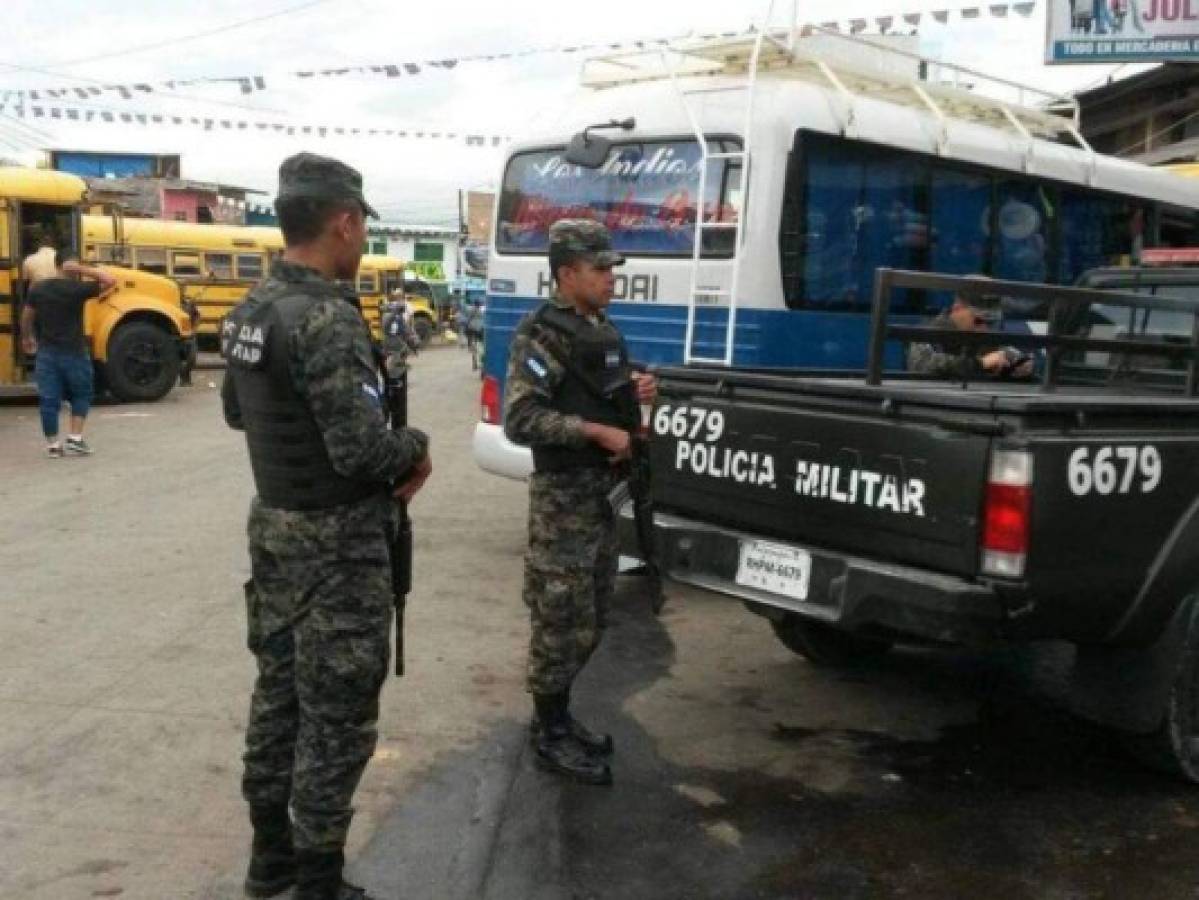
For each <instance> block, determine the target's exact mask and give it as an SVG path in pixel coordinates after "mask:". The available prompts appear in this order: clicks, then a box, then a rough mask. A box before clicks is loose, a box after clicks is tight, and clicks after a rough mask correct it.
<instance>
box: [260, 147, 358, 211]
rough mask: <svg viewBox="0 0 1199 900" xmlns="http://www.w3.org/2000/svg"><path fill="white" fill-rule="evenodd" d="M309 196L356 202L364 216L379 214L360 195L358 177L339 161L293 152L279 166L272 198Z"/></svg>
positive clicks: (283, 198) (353, 170) (316, 198)
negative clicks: (277, 178)
mask: <svg viewBox="0 0 1199 900" xmlns="http://www.w3.org/2000/svg"><path fill="white" fill-rule="evenodd" d="M292 197H310V198H312V199H315V200H356V201H358V203H360V204H361V205H362V211H363V213H364V214H366V215H368V216H371V217H372V218H375V219H377V218H379V214H378V213H377V212H375V210H374V208H373V207H372V206H371V205H370V204H369V203H367V202H366V198H365V197H363V196H362V175H361V173H359V171H358V170H357V169H354V168H351V167H350V166H347V165H346V164H345V163H343V162H341V161H340V160H336V159H330V158H329V157H328V156H317V155H316V154H315V153H297V154H296V155H295V156H289V157H288V158H287V159H285V160H283V163H282V164H281V165H280V166H279V191H278V193H277V194H276V199H278V200H286V199H290V198H292Z"/></svg>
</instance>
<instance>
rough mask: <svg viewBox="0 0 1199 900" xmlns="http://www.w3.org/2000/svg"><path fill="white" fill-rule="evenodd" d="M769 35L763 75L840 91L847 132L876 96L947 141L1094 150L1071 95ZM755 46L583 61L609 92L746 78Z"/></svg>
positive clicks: (591, 83) (674, 47) (874, 49)
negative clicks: (972, 128) (983, 138)
mask: <svg viewBox="0 0 1199 900" xmlns="http://www.w3.org/2000/svg"><path fill="white" fill-rule="evenodd" d="M764 37H765V40H763V41H762V46H761V50H760V53H759V56H758V70H759V72H760V73H762V74H765V73H769V74H770V75H771V76H773V77H778V78H794V79H797V80H802V81H809V82H813V83H817V84H821V85H824V86H831V87H833V88H834V89H835V90H836V91H837V93H838V94H840V95H841V97H842V98H843V100H844V101H845V103H846V106H847V110H846V114H845V116H844V118H843V125H844V126H845V127H846V129H847V130H848V129H851V128H852V125H853V121H854V113H853V106H854V100H855V99H856V98H858V97H870V98H875V99H883V100H887V101H890V102H892V103H897V104H901V105H906V106H912V107H915V108H918V109H922V110H924V111H926V112H931V113H932V114H933V115H934V116H935V117H936V118H937V120H938V121H939V122H940V124H941V126H942V133H943V135H944V131H945V123H946V121H947V119H949V118H954V119H960V120H966V121H971V122H977V123H980V124H985V125H990V126H993V127H996V128H1000V129H1003V130H1009V131H1015V132H1017V133H1019V134H1020V135H1021V136H1023V137H1025V138H1027V139H1029V140H1030V141H1031V138H1033V137H1040V138H1046V139H1049V140H1062V139H1065V138H1069V139H1071V140H1072V141H1073V142H1074V143H1075V145H1077V146H1078V147H1080V148H1082V149H1084V150H1088V151H1089V150H1090V149H1091V148H1090V146H1089V145H1088V144H1087V142H1086V140H1085V139H1084V138H1083V136H1082V134H1081V133H1080V132H1079V130H1078V124H1079V106H1078V101H1077V100H1076V99H1074V98H1073V97H1070V96H1067V95H1061V94H1055V93H1052V92H1049V91H1045V90H1043V89H1042V88H1038V87H1034V86H1032V85H1026V84H1020V83H1018V82H1015V81H1010V80H1008V79H1005V78H998V77H996V76H993V75H987V74H986V73H984V72H980V71H977V70H975V69H970V68H967V67H965V66H958V65H954V64H951V63H943V62H938V61H936V60H933V59H929V58H926V57H922V56H920V55H919V54H917V53H913V52H910V51H908V50H904V49H902V48H900V47H896V46H893V45H889V44H886V43H882V42H880V41H878V40H868V39H866V38H863V37H860V36H856V35H846V34H842V33H840V32H838V31H834V30H830V29H826V28H821V27H819V26H815V25H804V26H803V27H802V28H790V29H771V30H769V31H767V32H766V34H765V35H764ZM757 38H758V35H757V34H756V33H755V32H747V33H745V34H741V35H736V36H733V37H717V38H683V39H678V40H674V41H671V42H669V43H666V44H663V45H660V46H658V47H647V48H645V49H639V50H629V51H621V52H617V53H608V54H603V55H600V56H596V57H593V58H591V59H588V60H586V61H585V62H584V63H583V71H582V75H581V81H582V84H583V86H585V87H592V88H597V89H602V88H611V87H617V86H620V85H628V84H638V83H644V82H651V81H659V80H663V79H669V78H672V77H703V76H718V75H744V74H747V73H748V69H749V66H750V62H751V60H752V58H753V54H754V47H755V44H756V42H757Z"/></svg>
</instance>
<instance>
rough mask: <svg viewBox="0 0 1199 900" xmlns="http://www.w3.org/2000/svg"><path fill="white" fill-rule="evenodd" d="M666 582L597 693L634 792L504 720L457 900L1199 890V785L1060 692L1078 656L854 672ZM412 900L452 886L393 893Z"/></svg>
mask: <svg viewBox="0 0 1199 900" xmlns="http://www.w3.org/2000/svg"><path fill="white" fill-rule="evenodd" d="M671 593H672V598H671V604H670V606H669V607H668V608H667V612H666V614H665V615H664V617H663V618H662V619H661V620H654V619H653V618H652V617H651V616H650V615H649V614H648V613H647V612H646V611H645V609H644V608H643V606H642V605H641V602H640V597H638V596H637V594H636V584H635V582H632V581H630V583H629V584H628V585H627V586H626V589H625V591H624V592H623V593H622V597H621V604H620V607H619V609H618V614H617V616H616V621H615V623H614V627H613V628H612V630H611V632H610V634H609V635H608V639H607V642H606V645H605V647H604V650H603V651H602V652H601V653H600V654H599V655H598V657H597V659H596V660H595V662H594V663H593V665H592V666H591V667H590V668H589V670H588V672H587V673H586V677H585V679H584V682H583V683H582V684H581V685H580V690H579V691H578V693H579V695H580V703H579V704H578V705H579V710H580V713H581V715H582V716H584V717H586V718H587V719H588V720H589V721H592V722H593V723H594V724H596V725H598V726H602V727H604V728H607V729H610V730H611V732H612V733H613V735H614V737H615V739H616V741H617V746H618V753H617V756H616V759H615V765H614V770H615V775H616V782H615V785H614V786H613V787H611V788H595V787H588V786H582V785H572V784H565V783H563V782H562V781H561V779H558V778H555V777H552V776H548V775H545V774H544V773H541V772H539V771H538V770H536V769H535V768H534V767H533V766H532V764H531V759H530V753H529V751H528V750H527V749H526V748H524V747H523V746H517V748H516V749H512V746H513V744H514V743H518V744H519V742H521V740H522V733H521V732H520V729H519V727H518V725H516V724H513V725H512V726H511V727H510V728H506V729H503V730H502V732H501V733H497V734H496V735H494V740H495V745H496V746H501V745H507V746H508V747H509V753H511V754H512V755H511V757H510V760H511V764H512V766H513V769H512V772H511V775H510V778H509V780H508V782H507V783H508V785H509V786H508V789H507V791H506V792H500V793H499V795H498V797H497V800H496V802H494V803H493V804H491V805H490V806H489V807H488V810H489V813H488V814H490V815H493V816H496V821H495V834H494V837H493V839H492V843H491V847H490V851H489V852H487V853H480V854H479V859H478V860H476V864H481V865H482V869H481V871H480V872H479V873H478V874H477V875H476V876H475V877H474V878H473V879H471V881H470V884H469V886H467V885H459V886H458V887H461V888H464V889H465V890H464V892H463V893H461V894H456V893H455V894H451V893H445V894H443V895H442V896H447V897H448V896H462V897H468V896H469V897H484V898H489V900H517V898H539V900H559V898H562V900H566V898H570V900H592V898H595V900H599V898H678V900H684V898H685V900H708V898H711V900H718V898H719V900H724V898H738V900H741V898H744V900H751V898H761V900H768V898H769V900H775V898H778V900H782V898H871V897H922V898H941V897H944V898H959V897H976V898H989V897H995V898H1024V897H1027V898H1133V897H1155V898H1157V897H1160V898H1174V897H1177V898H1183V897H1196V896H1199V858H1197V854H1196V849H1197V845H1199V795H1197V794H1196V791H1195V789H1193V788H1191V787H1189V786H1187V785H1183V784H1180V783H1179V782H1176V781H1174V780H1172V779H1170V778H1168V777H1166V776H1162V775H1158V774H1156V773H1155V772H1152V771H1149V770H1147V769H1146V768H1144V767H1143V766H1142V765H1141V764H1140V763H1139V762H1138V761H1137V760H1135V759H1134V758H1133V757H1132V756H1131V755H1130V754H1129V753H1128V751H1127V750H1126V748H1125V747H1124V745H1123V743H1122V742H1121V740H1120V739H1118V738H1117V737H1116V736H1115V735H1113V734H1112V733H1111V732H1109V731H1106V730H1104V729H1101V728H1099V727H1096V726H1093V725H1090V724H1088V723H1086V722H1083V721H1081V720H1079V719H1076V718H1074V717H1072V716H1070V715H1068V714H1066V713H1065V712H1063V711H1062V710H1061V709H1060V708H1059V707H1058V706H1057V705H1056V701H1055V692H1056V689H1055V683H1054V679H1053V677H1052V674H1053V673H1054V672H1055V671H1059V670H1060V667H1061V666H1062V665H1063V664H1064V661H1068V654H1066V653H1064V652H1063V650H1062V648H1059V647H1053V646H1042V647H1035V648H1022V649H1018V650H1005V649H1000V650H996V651H994V652H992V653H989V654H987V653H979V654H966V653H944V652H932V651H927V650H899V651H897V652H894V653H892V654H891V655H890V656H888V657H887V658H885V659H883V660H881V661H879V662H876V663H874V664H872V665H870V666H869V667H868V668H865V669H859V670H857V671H853V672H846V671H840V672H838V671H833V670H827V669H817V668H815V667H813V666H811V665H809V664H808V663H806V662H805V661H803V660H802V659H800V658H798V657H791V656H790V655H789V653H788V652H787V651H785V650H781V648H777V647H776V646H775V642H774V639H773V636H772V634H771V632H770V630H769V628H768V627H767V626H766V623H765V622H763V621H761V620H758V619H757V618H756V617H754V616H751V615H750V614H749V613H747V612H745V611H744V610H742V609H741V608H740V607H739V606H738V605H736V604H732V603H730V602H729V601H727V600H724V599H721V598H715V597H712V596H710V595H704V594H702V593H700V592H697V591H692V590H690V589H687V590H683V589H679V588H677V587H676V588H673V589H672V592H671ZM720 629H724V630H726V632H727V634H726V638H727V639H726V640H724V641H721V639H720V634H719V633H718V632H719V630H720ZM700 632H704V634H702V636H700V640H701V643H702V644H703V645H704V647H702V648H692V650H691V651H684V652H683V653H682V654H680V647H679V643H680V642H682V641H686V640H688V639H689V638H690V637H691V636H693V635H699V633H700ZM722 644H723V646H721V645H722ZM696 649H699V650H701V651H702V652H701V654H700V656H702V659H701V658H700V656H697V655H696V654H695V653H694V652H692V651H694V650H696ZM680 655H684V656H685V657H687V658H686V659H685V660H683V661H680V659H679V657H680ZM1064 657H1065V660H1064V659H1063V658H1064ZM478 765H479V760H478V759H472V758H470V757H467V758H460V759H457V760H455V761H453V762H452V763H450V765H449V766H447V768H446V770H444V771H441V772H439V773H437V775H436V777H437V778H438V780H439V781H441V782H449V783H459V782H460V781H461V779H462V778H463V777H464V775H465V773H467V772H471V771H475V770H476V769H477V767H478ZM421 827H422V820H421V815H420V814H419V813H414V811H413V810H412V809H411V808H410V809H409V811H408V814H407V815H404V814H401V815H400V816H398V817H397V818H396V819H395V820H393V821H392V822H390V823H389V824H388V826H387V827H385V828H384V829H383V830H382V831H381V832H380V834H379V836H378V837H377V838H376V840H375V842H374V843H373V844H372V847H371V848H370V850H368V852H367V853H366V854H365V855H364V858H363V859H362V861H361V865H362V866H363V868H362V869H360V871H363V872H365V873H368V874H371V875H375V876H378V875H380V874H381V873H383V872H386V871H389V869H390V870H392V871H394V867H391V866H390V864H389V860H394V859H395V858H396V857H397V856H402V855H403V853H404V849H403V848H404V844H405V838H404V835H406V834H412V833H414V832H417V831H419V830H420V829H421ZM368 880H370V879H368ZM402 881H403V879H400V880H399V881H396V880H395V879H393V880H392V885H391V886H392V887H394V888H397V889H398V888H400V887H402V884H401V882H402ZM371 883H381V882H377V881H371ZM410 895H411V896H430V897H431V896H437V894H436V893H428V894H426V893H424V892H418V893H417V894H409V893H408V892H405V891H402V890H400V891H399V892H398V893H396V894H385V896H410Z"/></svg>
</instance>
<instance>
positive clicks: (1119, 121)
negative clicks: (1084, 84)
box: [1076, 63, 1199, 165]
mask: <svg viewBox="0 0 1199 900" xmlns="http://www.w3.org/2000/svg"><path fill="white" fill-rule="evenodd" d="M1076 96H1077V99H1078V102H1079V107H1080V111H1081V116H1082V128H1081V131H1082V135H1083V137H1085V138H1086V139H1087V141H1088V142H1089V143H1090V144H1091V146H1092V147H1094V148H1095V149H1096V150H1097V151H1099V152H1100V153H1107V154H1111V155H1113V156H1122V157H1125V158H1128V159H1133V160H1136V161H1137V162H1143V163H1147V164H1149V165H1162V164H1165V163H1175V162H1193V161H1195V160H1197V159H1199V66H1196V65H1194V64H1193V63H1165V64H1164V65H1160V66H1155V67H1154V68H1152V69H1149V70H1148V71H1145V72H1139V73H1137V74H1135V75H1132V76H1129V77H1128V78H1121V79H1120V80H1118V81H1111V82H1108V83H1107V84H1104V85H1101V86H1100V87H1096V88H1092V89H1091V90H1089V91H1083V92H1081V93H1079V94H1077V95H1076Z"/></svg>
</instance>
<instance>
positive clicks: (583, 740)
mask: <svg viewBox="0 0 1199 900" xmlns="http://www.w3.org/2000/svg"><path fill="white" fill-rule="evenodd" d="M566 723H567V727H569V728H570V736H571V737H573V738H574V739H575V740H576V741H578V742H579V745H580V746H582V748H583V749H584V750H586V751H587V752H588V753H589V754H590V755H592V756H611V755H612V753H613V752H614V751H615V749H616V747H615V745H614V744H613V743H612V735H610V734H596V733H595V732H594V731H592V730H591V729H590V728H588V727H587V726H586V725H584V724H583V723H582V722H580V721H579V720H578V719H576V718H575V717H574V716H572V715H571V714H570V693H569V692H567V694H566ZM541 732H542V725H541V715H540V714H538V715H535V716H533V719H532V721H531V722H529V742H530V743H531V744H533V746H534V747H536V746H537V741H538V740H539V739H540V738H541Z"/></svg>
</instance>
